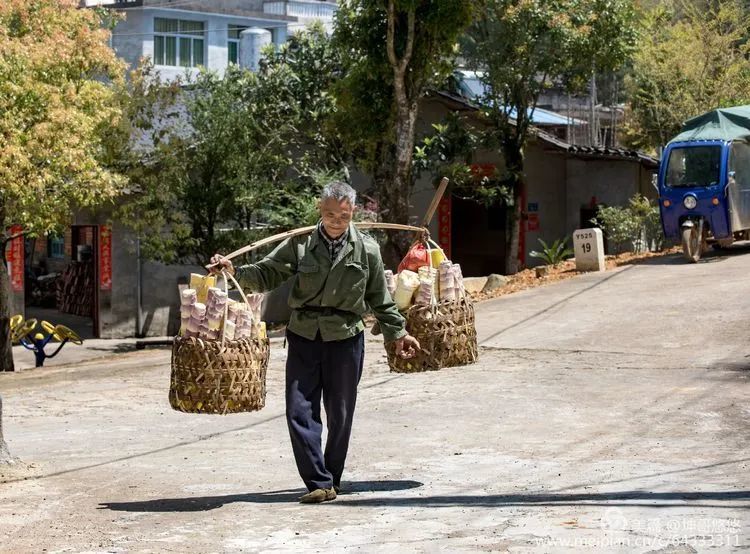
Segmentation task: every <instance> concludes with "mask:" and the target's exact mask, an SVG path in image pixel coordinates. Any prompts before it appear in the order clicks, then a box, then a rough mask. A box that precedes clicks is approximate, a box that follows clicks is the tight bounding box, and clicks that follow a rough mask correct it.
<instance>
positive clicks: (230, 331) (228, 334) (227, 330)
mask: <svg viewBox="0 0 750 554" xmlns="http://www.w3.org/2000/svg"><path fill="white" fill-rule="evenodd" d="M234 331H235V323H234V321H230V320H228V319H227V320H226V321H225V322H224V329H223V333H224V338H225V339H226V340H234Z"/></svg>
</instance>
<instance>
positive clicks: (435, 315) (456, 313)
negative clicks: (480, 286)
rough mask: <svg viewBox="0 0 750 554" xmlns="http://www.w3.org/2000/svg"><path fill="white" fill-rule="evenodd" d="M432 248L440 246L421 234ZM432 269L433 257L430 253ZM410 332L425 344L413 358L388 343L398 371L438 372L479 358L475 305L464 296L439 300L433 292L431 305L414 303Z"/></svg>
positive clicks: (392, 364)
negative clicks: (449, 300) (450, 300)
mask: <svg viewBox="0 0 750 554" xmlns="http://www.w3.org/2000/svg"><path fill="white" fill-rule="evenodd" d="M419 241H421V242H423V243H424V244H425V246H426V247H427V248H428V249H429V248H430V247H433V248H438V249H440V250H442V249H441V248H440V246H439V245H438V244H436V243H435V242H434V241H431V240H429V238H425V237H424V236H423V237H420V238H418V239H417V241H415V242H419ZM427 260H428V264H429V267H430V268H432V256H431V255H429V254H428V256H427ZM404 317H405V318H406V331H407V332H408V333H409V334H410V335H411V336H413V337H414V338H416V339H417V340H418V341H419V344H420V346H421V347H422V348H421V350H419V351H418V352H417V353H416V355H415V356H414V357H413V358H409V359H404V358H401V357H400V356H397V355H396V349H395V346H394V344H393V343H386V353H387V354H388V365H389V366H390V367H391V371H394V372H397V373H417V372H420V371H434V370H438V369H441V368H444V367H455V366H460V365H468V364H472V363H474V362H476V361H477V353H478V347H477V330H476V325H475V317H474V305H473V304H472V303H471V300H470V299H469V298H468V297H466V296H464V297H462V298H460V299H458V300H456V301H453V302H438V301H437V299H436V297H435V294H434V293H433V295H432V301H431V303H430V305H414V306H411V307H409V309H408V310H406V313H404Z"/></svg>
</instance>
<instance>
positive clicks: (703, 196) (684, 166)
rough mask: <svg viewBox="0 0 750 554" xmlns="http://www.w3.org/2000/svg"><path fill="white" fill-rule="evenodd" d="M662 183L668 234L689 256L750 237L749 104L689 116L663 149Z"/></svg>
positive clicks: (693, 257)
mask: <svg viewBox="0 0 750 554" xmlns="http://www.w3.org/2000/svg"><path fill="white" fill-rule="evenodd" d="M658 187H659V208H660V210H661V220H662V225H663V226H664V234H665V236H666V237H667V238H668V239H677V240H681V241H682V250H683V253H684V255H685V258H687V259H688V260H689V261H691V262H697V261H698V260H699V259H700V257H701V254H702V253H703V252H704V250H705V249H706V248H707V247H708V245H709V244H711V245H712V246H713V247H714V248H721V247H726V246H729V245H730V244H732V242H734V241H736V240H748V239H750V106H737V107H734V108H723V109H718V110H713V111H710V112H708V113H705V114H703V115H700V116H698V117H695V118H693V119H690V120H689V121H687V122H686V123H685V126H684V127H683V128H682V132H681V133H680V134H679V135H677V136H676V137H675V138H674V139H672V140H671V141H670V142H669V144H667V146H666V148H665V150H664V153H663V155H662V163H661V165H660V167H659V175H658Z"/></svg>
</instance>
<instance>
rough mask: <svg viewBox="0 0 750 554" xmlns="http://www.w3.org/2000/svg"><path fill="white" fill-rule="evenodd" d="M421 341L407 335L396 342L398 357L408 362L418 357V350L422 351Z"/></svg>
mask: <svg viewBox="0 0 750 554" xmlns="http://www.w3.org/2000/svg"><path fill="white" fill-rule="evenodd" d="M421 349H422V347H421V346H419V341H418V340H417V339H415V338H414V337H412V336H411V335H406V336H405V337H401V338H400V339H397V340H396V355H397V356H401V357H402V358H403V359H405V360H408V359H409V358H413V357H414V356H416V355H417V350H421Z"/></svg>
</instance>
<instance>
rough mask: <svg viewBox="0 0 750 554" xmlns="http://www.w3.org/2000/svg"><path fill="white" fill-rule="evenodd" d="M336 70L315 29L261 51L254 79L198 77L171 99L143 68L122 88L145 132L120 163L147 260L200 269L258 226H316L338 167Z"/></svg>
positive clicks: (235, 73) (127, 210)
mask: <svg viewBox="0 0 750 554" xmlns="http://www.w3.org/2000/svg"><path fill="white" fill-rule="evenodd" d="M334 63H335V60H334V59H333V58H332V54H331V51H330V45H329V43H328V39H327V38H326V36H325V33H324V32H323V30H322V29H321V28H317V27H316V28H313V29H311V30H310V31H305V32H302V33H299V34H296V35H293V36H292V37H291V39H290V41H289V43H288V44H287V45H285V46H282V48H281V49H280V50H279V51H278V52H275V51H273V50H267V51H266V52H265V53H264V56H263V58H262V60H261V63H260V69H259V71H258V72H256V73H253V72H251V71H248V70H245V69H241V68H239V67H237V66H230V67H229V68H228V69H227V71H226V72H225V74H224V75H223V76H219V75H217V74H215V73H211V72H207V71H202V72H200V73H199V74H198V75H197V77H195V78H194V79H192V80H190V81H187V82H185V83H184V87H183V88H184V92H181V93H178V94H177V95H176V97H174V98H171V99H170V95H169V94H166V95H159V94H158V93H156V92H155V91H159V90H161V89H163V88H164V86H165V85H164V83H161V82H160V81H159V79H158V77H157V76H156V75H153V73H152V71H151V70H150V68H149V66H148V65H146V66H144V68H143V69H142V70H141V72H140V73H141V74H142V75H141V76H140V77H139V76H138V75H136V78H135V79H133V83H134V85H132V86H131V91H132V92H131V95H132V97H133V98H134V100H133V102H134V105H135V106H136V107H137V109H136V110H135V111H134V112H133V114H132V117H133V119H134V120H139V121H141V122H143V123H146V125H145V126H144V127H145V128H146V129H145V133H144V134H142V135H141V139H144V138H145V140H141V142H145V143H147V144H148V145H149V147H148V148H147V149H146V150H145V151H142V152H140V153H139V154H138V156H139V158H138V159H134V160H131V162H130V163H129V165H130V167H131V171H132V172H133V173H131V176H132V180H133V181H135V182H138V183H139V184H140V187H139V189H140V190H139V192H138V193H137V194H135V195H133V196H132V198H131V200H130V201H129V202H127V203H126V204H125V205H124V207H123V210H122V216H123V219H126V220H129V221H131V222H132V225H133V226H134V227H135V228H136V230H137V231H138V233H139V235H140V237H141V241H142V248H143V250H142V251H143V253H144V255H145V256H147V257H150V258H152V259H157V260H161V261H167V262H171V261H183V262H193V263H204V262H205V261H206V260H208V258H209V257H210V256H211V255H212V254H214V253H216V252H227V251H230V250H234V249H235V248H237V247H238V246H241V245H244V244H247V243H248V242H250V241H251V240H253V239H256V238H259V237H260V236H261V235H263V234H266V232H267V231H266V229H270V228H281V229H284V228H289V227H293V226H298V225H302V224H308V223H310V222H311V220H312V222H313V223H314V221H315V220H316V219H317V218H316V216H315V197H316V196H317V192H318V188H319V187H318V185H319V181H321V180H322V179H323V177H321V175H326V176H327V175H329V174H330V173H331V172H332V171H334V170H335V169H338V168H340V163H341V159H342V154H341V145H340V142H339V141H338V140H337V138H336V135H335V133H333V132H331V131H330V130H329V129H328V128H327V127H326V122H327V120H328V115H329V112H330V111H331V110H332V109H333V99H332V98H331V97H330V96H329V95H327V93H326V89H327V86H328V80H330V79H331V78H332V77H331V76H330V75H331V71H330V69H331V66H332V65H333V64H334ZM144 74H145V76H143V75H144ZM143 82H146V83H148V86H141V85H139V83H143ZM149 95H151V96H150V97H149ZM165 97H166V98H167V99H168V100H166V101H165V100H164V98H165ZM138 99H140V100H138ZM155 103H156V104H159V106H158V107H156V108H154V105H155ZM141 112H145V113H146V114H147V117H143V116H142V114H141ZM140 159H143V160H145V163H140ZM261 224H262V225H263V228H261ZM153 229H157V230H159V232H156V233H154V232H152V230H153Z"/></svg>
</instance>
